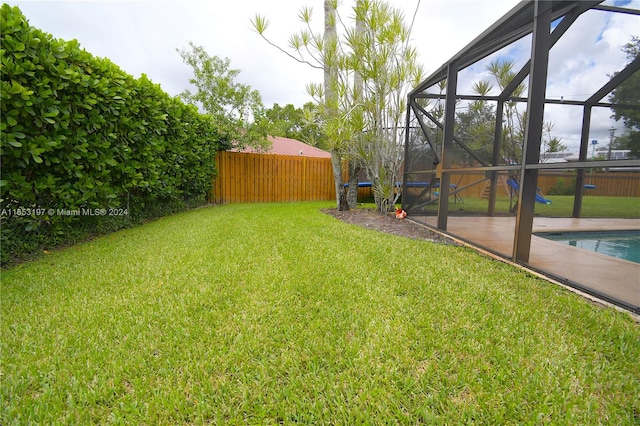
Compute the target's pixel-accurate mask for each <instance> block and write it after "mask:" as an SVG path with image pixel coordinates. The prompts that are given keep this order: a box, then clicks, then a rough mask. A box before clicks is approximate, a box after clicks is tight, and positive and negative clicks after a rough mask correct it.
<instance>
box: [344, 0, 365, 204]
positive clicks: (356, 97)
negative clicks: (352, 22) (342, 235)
mask: <svg viewBox="0 0 640 426" xmlns="http://www.w3.org/2000/svg"><path fill="white" fill-rule="evenodd" d="M360 8H362V0H358V2H357V4H356V9H357V10H359V9H360ZM364 29H365V26H364V21H363V20H362V15H361V14H360V13H356V32H357V34H358V36H362V34H363V33H364ZM363 91H364V81H363V79H362V75H361V74H360V72H359V71H358V70H357V69H356V70H355V73H354V75H353V103H354V105H357V104H359V103H361V102H362V95H363ZM361 169H362V167H361V166H360V164H359V163H358V159H357V157H356V156H355V155H353V154H352V155H351V158H350V159H349V168H348V170H349V192H348V193H347V202H348V203H349V208H351V209H355V208H356V207H358V175H359V174H360V170H361Z"/></svg>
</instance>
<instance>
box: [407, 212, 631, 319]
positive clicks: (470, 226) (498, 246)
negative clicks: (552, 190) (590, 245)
mask: <svg viewBox="0 0 640 426" xmlns="http://www.w3.org/2000/svg"><path fill="white" fill-rule="evenodd" d="M411 219H413V220H414V221H416V222H420V223H426V224H428V225H430V226H434V227H435V226H436V221H437V218H436V217H435V216H422V217H420V216H413V217H412V218H411ZM609 230H615V231H620V230H640V219H591V218H585V219H575V218H545V217H536V218H534V221H533V232H558V231H564V232H567V231H609ZM447 233H449V234H451V235H453V236H457V237H459V238H461V239H463V240H465V241H467V242H470V243H472V244H473V245H477V246H480V247H484V248H486V249H489V250H490V251H493V252H497V253H499V254H501V255H502V256H504V257H507V258H511V256H512V253H513V240H514V234H515V217H457V216H449V218H448V222H447ZM528 265H529V266H531V267H532V268H534V269H536V270H538V271H542V272H543V273H546V274H550V275H552V276H553V278H554V279H555V280H557V281H560V282H562V281H563V280H569V281H572V282H575V283H578V284H580V285H581V286H584V287H586V288H588V289H592V290H596V291H598V292H600V293H603V294H606V295H608V296H610V297H613V298H615V299H618V300H620V301H623V302H624V303H626V304H629V305H633V307H635V308H634V310H635V311H636V313H638V312H640V264H638V263H634V262H630V261H627V260H623V259H618V258H615V257H611V256H606V255H603V254H599V253H594V252H592V251H589V250H584V249H580V248H577V247H573V246H569V245H566V244H562V243H560V242H556V241H550V240H547V239H545V238H542V237H537V236H535V235H533V236H532V237H531V251H530V256H529V262H528Z"/></svg>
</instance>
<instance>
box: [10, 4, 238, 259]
mask: <svg viewBox="0 0 640 426" xmlns="http://www.w3.org/2000/svg"><path fill="white" fill-rule="evenodd" d="M0 27H1V28H2V34H1V36H0V37H1V45H0V46H1V50H0V56H1V58H0V60H1V66H2V83H1V84H2V86H1V87H0V94H1V95H0V96H1V102H2V105H1V109H2V112H1V121H0V131H1V133H2V141H1V151H0V155H1V157H2V159H1V161H2V164H1V166H2V170H1V172H2V175H1V179H0V198H1V208H2V216H1V217H0V221H1V222H0V224H1V226H2V229H1V233H2V234H1V236H2V241H1V242H2V261H3V263H6V261H7V260H11V259H12V258H14V257H15V256H20V255H21V254H24V253H26V252H29V251H32V250H34V249H36V248H38V247H42V246H49V245H51V244H59V243H64V242H68V241H70V240H74V239H75V238H76V237H77V236H78V235H81V234H83V233H87V232H89V233H95V232H104V231H109V230H112V229H114V228H117V227H120V226H122V225H123V224H127V223H132V222H134V223H135V222H138V221H141V220H144V219H145V218H148V217H153V216H158V215H162V214H164V213H167V212H173V211H176V210H180V209H182V208H183V207H185V206H187V205H193V204H194V203H196V204H197V203H201V202H204V201H205V200H206V196H207V193H208V191H209V189H210V187H211V176H212V175H213V174H214V172H215V166H214V162H213V157H214V155H215V153H216V151H218V150H220V149H225V148H227V147H228V146H229V144H228V138H227V137H225V136H224V135H223V134H221V132H220V131H219V130H218V128H217V127H216V125H215V123H213V121H212V120H211V118H210V117H209V116H205V115H202V114H200V113H199V112H198V111H197V108H196V107H194V106H192V105H186V104H184V103H182V102H181V101H180V100H179V99H177V98H172V97H170V96H169V95H167V94H166V93H165V92H163V91H162V90H161V88H160V86H159V85H155V84H153V83H152V82H151V81H150V80H149V79H148V78H147V77H146V76H145V75H142V76H141V77H140V78H138V79H135V78H133V77H132V76H131V75H128V74H126V73H125V72H124V71H122V70H121V69H120V68H119V67H118V66H116V65H114V64H113V63H112V62H110V61H109V60H108V59H103V58H97V57H94V56H92V55H91V54H90V53H88V52H86V51H85V50H84V49H82V48H80V46H79V44H78V42H77V41H75V40H73V41H63V40H60V39H54V38H53V37H52V36H51V35H49V34H47V33H44V32H43V31H40V30H38V29H36V28H33V27H31V26H29V23H28V21H27V20H26V18H25V17H24V15H23V14H22V12H21V11H20V10H19V9H18V8H17V7H10V6H8V5H7V4H4V5H3V6H2V9H1V21H0ZM165 206H166V208H164V207H165ZM105 212H106V213H105ZM65 213H68V214H65ZM78 213H79V214H78ZM109 213H113V214H114V215H113V216H114V217H110V216H109ZM115 216H118V217H115Z"/></svg>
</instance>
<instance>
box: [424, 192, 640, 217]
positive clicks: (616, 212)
mask: <svg viewBox="0 0 640 426" xmlns="http://www.w3.org/2000/svg"><path fill="white" fill-rule="evenodd" d="M545 198H546V199H548V200H550V201H551V204H541V203H536V204H535V213H536V215H539V216H548V217H571V216H572V215H573V201H574V197H573V196H570V195H545ZM463 200H464V202H454V200H453V197H452V198H451V199H450V201H449V211H450V212H453V213H461V212H464V213H471V212H475V213H481V214H486V213H487V209H488V206H489V201H488V200H486V199H480V198H473V197H463ZM512 203H513V204H515V203H516V201H515V199H514V200H513V201H512ZM437 209H438V207H437V203H434V204H431V205H430V206H429V208H428V211H431V212H435V211H437ZM508 212H509V197H504V196H503V197H497V198H496V213H498V214H508ZM582 217H611V218H613V217H615V218H631V219H633V218H640V197H589V196H585V197H584V198H583V199H582Z"/></svg>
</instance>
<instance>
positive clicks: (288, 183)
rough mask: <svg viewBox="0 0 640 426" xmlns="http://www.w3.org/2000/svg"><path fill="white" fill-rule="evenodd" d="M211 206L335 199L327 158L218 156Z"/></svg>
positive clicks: (244, 154)
mask: <svg viewBox="0 0 640 426" xmlns="http://www.w3.org/2000/svg"><path fill="white" fill-rule="evenodd" d="M215 162H216V169H217V170H218V177H217V178H215V179H214V182H213V190H212V193H211V199H212V201H213V202H214V203H257V202H271V201H321V200H334V199H335V197H336V195H335V194H336V193H335V188H334V183H333V172H332V169H331V159H330V158H316V157H304V156H293V155H276V154H255V153H245V152H229V151H224V152H219V153H218V154H217V156H216V160H215Z"/></svg>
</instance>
